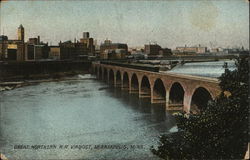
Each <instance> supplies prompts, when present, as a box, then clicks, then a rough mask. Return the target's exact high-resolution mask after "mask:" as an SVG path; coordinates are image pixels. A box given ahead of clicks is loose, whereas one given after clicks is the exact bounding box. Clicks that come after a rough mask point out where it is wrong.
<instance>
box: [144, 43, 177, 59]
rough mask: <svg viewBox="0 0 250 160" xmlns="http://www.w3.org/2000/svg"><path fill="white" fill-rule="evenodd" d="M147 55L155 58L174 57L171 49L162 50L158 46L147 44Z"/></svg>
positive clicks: (145, 48) (145, 49)
mask: <svg viewBox="0 0 250 160" xmlns="http://www.w3.org/2000/svg"><path fill="white" fill-rule="evenodd" d="M144 51H145V54H147V55H148V56H149V57H155V56H159V55H160V56H170V55H172V51H171V49H169V48H162V47H161V46H159V45H158V44H146V45H145V47H144Z"/></svg>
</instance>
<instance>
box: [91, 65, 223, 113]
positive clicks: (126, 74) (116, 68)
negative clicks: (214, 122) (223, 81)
mask: <svg viewBox="0 0 250 160" xmlns="http://www.w3.org/2000/svg"><path fill="white" fill-rule="evenodd" d="M92 69H93V71H94V72H95V74H96V75H97V77H98V78H100V79H103V80H105V81H107V82H108V83H110V84H113V85H115V86H117V87H121V88H122V89H123V90H128V91H129V92H130V93H137V94H138V95H139V97H140V98H147V97H148V98H150V100H151V103H163V104H165V105H166V109H167V110H173V109H174V110H175V109H176V108H179V109H180V108H182V110H184V111H186V112H187V113H189V112H197V111H198V110H200V109H204V108H205V107H206V105H207V103H208V101H209V100H210V99H214V98H216V97H217V96H218V95H219V94H220V92H221V89H220V87H219V81H218V79H214V78H207V77H197V76H190V75H179V74H174V73H160V72H152V71H147V70H141V69H133V68H131V66H127V67H126V66H120V65H115V64H111V63H93V66H92Z"/></svg>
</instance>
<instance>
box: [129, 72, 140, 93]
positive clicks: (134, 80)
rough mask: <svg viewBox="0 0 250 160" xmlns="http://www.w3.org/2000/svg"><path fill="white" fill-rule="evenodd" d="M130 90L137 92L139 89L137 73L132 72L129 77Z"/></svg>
mask: <svg viewBox="0 0 250 160" xmlns="http://www.w3.org/2000/svg"><path fill="white" fill-rule="evenodd" d="M131 91H132V92H138V91H139V81H138V78H137V75H136V74H135V73H134V74H133V75H132V77H131Z"/></svg>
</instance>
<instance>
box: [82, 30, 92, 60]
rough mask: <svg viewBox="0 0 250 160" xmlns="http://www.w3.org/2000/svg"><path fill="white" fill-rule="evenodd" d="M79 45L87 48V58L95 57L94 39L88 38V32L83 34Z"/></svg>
mask: <svg viewBox="0 0 250 160" xmlns="http://www.w3.org/2000/svg"><path fill="white" fill-rule="evenodd" d="M80 43H82V44H84V45H86V46H87V52H88V56H94V55H95V45H94V39H93V38H90V37H89V32H83V38H81V39H80Z"/></svg>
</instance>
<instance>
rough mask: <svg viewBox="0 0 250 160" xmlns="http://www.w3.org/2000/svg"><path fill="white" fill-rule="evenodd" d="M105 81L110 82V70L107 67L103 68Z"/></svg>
mask: <svg viewBox="0 0 250 160" xmlns="http://www.w3.org/2000/svg"><path fill="white" fill-rule="evenodd" d="M103 80H104V81H106V82H107V81H108V70H107V68H105V67H104V68H103Z"/></svg>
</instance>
